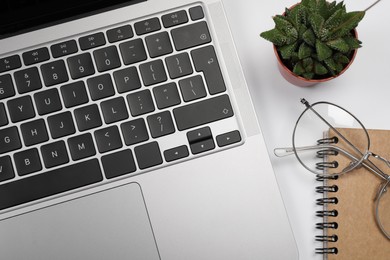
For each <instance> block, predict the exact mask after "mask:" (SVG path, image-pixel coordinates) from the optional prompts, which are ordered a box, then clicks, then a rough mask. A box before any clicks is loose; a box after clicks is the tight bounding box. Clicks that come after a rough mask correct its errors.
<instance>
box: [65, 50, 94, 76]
mask: <svg viewBox="0 0 390 260" xmlns="http://www.w3.org/2000/svg"><path fill="white" fill-rule="evenodd" d="M67 61H68V67H69V72H70V75H71V77H72V79H78V78H82V77H86V76H90V75H93V74H94V73H95V68H94V67H93V63H92V58H91V54H89V53H83V54H80V55H76V56H73V57H70V58H68V60H67Z"/></svg>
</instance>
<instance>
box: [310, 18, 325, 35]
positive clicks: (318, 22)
mask: <svg viewBox="0 0 390 260" xmlns="http://www.w3.org/2000/svg"><path fill="white" fill-rule="evenodd" d="M309 23H310V25H311V27H312V28H313V32H314V34H315V35H316V36H317V38H321V37H322V28H323V27H324V23H325V19H324V18H323V17H322V16H321V15H320V14H318V13H312V14H311V15H310V16H309Z"/></svg>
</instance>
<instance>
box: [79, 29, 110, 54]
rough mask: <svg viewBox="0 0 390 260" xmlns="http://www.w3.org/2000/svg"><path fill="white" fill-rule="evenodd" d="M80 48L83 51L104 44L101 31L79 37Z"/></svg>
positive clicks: (104, 40)
mask: <svg viewBox="0 0 390 260" xmlns="http://www.w3.org/2000/svg"><path fill="white" fill-rule="evenodd" d="M79 44H80V48H81V49H82V50H83V51H85V50H89V49H92V48H96V47H99V46H102V45H104V44H106V39H105V38H104V34H103V33H102V32H99V33H95V34H91V35H87V36H84V37H81V38H80V39H79Z"/></svg>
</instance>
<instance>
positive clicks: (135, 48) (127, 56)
mask: <svg viewBox="0 0 390 260" xmlns="http://www.w3.org/2000/svg"><path fill="white" fill-rule="evenodd" d="M119 49H120V51H121V55H122V58H123V62H124V63H125V64H126V65H129V64H133V63H136V62H140V61H143V60H146V58H147V56H146V51H145V47H144V44H143V42H142V40H141V39H135V40H132V41H128V42H124V43H121V44H120V45H119Z"/></svg>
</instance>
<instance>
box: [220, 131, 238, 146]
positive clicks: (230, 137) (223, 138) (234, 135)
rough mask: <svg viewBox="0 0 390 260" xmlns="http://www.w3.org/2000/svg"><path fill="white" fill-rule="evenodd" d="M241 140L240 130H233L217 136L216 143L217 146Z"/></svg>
mask: <svg viewBox="0 0 390 260" xmlns="http://www.w3.org/2000/svg"><path fill="white" fill-rule="evenodd" d="M240 141H241V135H240V132H239V131H237V130H235V131H231V132H229V133H226V134H221V135H218V136H217V144H218V146H219V147H224V146H227V145H231V144H234V143H238V142H240Z"/></svg>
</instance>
